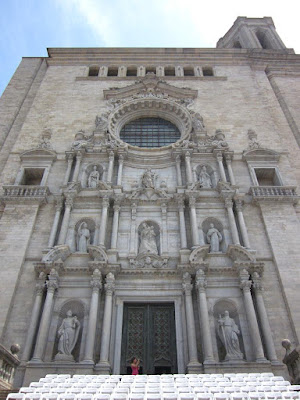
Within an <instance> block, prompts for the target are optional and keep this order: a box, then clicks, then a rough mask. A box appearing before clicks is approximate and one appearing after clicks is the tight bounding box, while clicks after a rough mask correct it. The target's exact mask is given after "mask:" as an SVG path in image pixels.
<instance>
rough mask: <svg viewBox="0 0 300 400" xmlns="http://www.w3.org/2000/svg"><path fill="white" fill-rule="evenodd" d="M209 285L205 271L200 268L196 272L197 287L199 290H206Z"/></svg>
mask: <svg viewBox="0 0 300 400" xmlns="http://www.w3.org/2000/svg"><path fill="white" fill-rule="evenodd" d="M206 286H207V281H206V277H205V272H204V271H203V270H202V269H198V271H197V272H196V287H197V289H198V290H199V292H202V293H203V292H205V289H206Z"/></svg>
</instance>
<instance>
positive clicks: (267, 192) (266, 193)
mask: <svg viewBox="0 0 300 400" xmlns="http://www.w3.org/2000/svg"><path fill="white" fill-rule="evenodd" d="M250 194H251V195H252V196H253V200H256V201H260V200H283V201H297V199H298V195H297V193H296V187H295V186H251V187H250Z"/></svg>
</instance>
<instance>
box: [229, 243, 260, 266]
mask: <svg viewBox="0 0 300 400" xmlns="http://www.w3.org/2000/svg"><path fill="white" fill-rule="evenodd" d="M227 254H228V256H229V257H230V258H231V259H232V260H233V261H237V262H239V261H242V262H244V261H248V262H249V261H250V262H255V261H256V259H255V256H254V255H253V254H251V253H250V252H249V251H248V250H246V249H245V248H244V247H242V246H238V245H233V244H230V245H229V246H228V249H227Z"/></svg>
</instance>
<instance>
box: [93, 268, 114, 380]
mask: <svg viewBox="0 0 300 400" xmlns="http://www.w3.org/2000/svg"><path fill="white" fill-rule="evenodd" d="M104 289H105V305H104V316H103V325H102V337H101V350H100V361H99V363H98V365H97V367H98V368H99V370H100V371H101V373H102V374H109V373H110V371H111V366H110V363H109V360H108V356H109V345H110V333H111V317H112V302H113V293H114V290H115V277H114V275H113V274H112V273H111V272H109V273H108V274H107V275H106V283H105V286H104Z"/></svg>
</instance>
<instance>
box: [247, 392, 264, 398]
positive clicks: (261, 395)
mask: <svg viewBox="0 0 300 400" xmlns="http://www.w3.org/2000/svg"><path fill="white" fill-rule="evenodd" d="M264 399H265V392H249V393H248V400H264Z"/></svg>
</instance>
